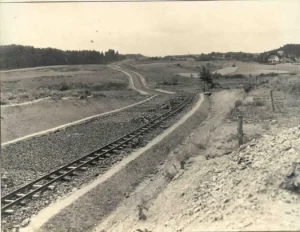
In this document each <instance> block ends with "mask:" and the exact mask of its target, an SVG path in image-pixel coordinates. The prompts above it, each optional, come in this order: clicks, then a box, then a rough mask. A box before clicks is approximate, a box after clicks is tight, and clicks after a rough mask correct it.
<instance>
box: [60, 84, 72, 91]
mask: <svg viewBox="0 0 300 232" xmlns="http://www.w3.org/2000/svg"><path fill="white" fill-rule="evenodd" d="M68 89H70V86H69V85H68V84H67V83H66V82H63V83H61V84H60V85H58V90H60V91H66V90H68Z"/></svg>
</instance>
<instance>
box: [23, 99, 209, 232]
mask: <svg viewBox="0 0 300 232" xmlns="http://www.w3.org/2000/svg"><path fill="white" fill-rule="evenodd" d="M203 100H204V96H203V95H201V96H200V97H199V99H198V101H197V103H196V104H195V106H194V107H193V108H192V109H191V110H190V111H189V112H187V113H186V114H185V115H184V116H183V117H182V118H181V119H180V120H179V121H177V122H176V123H175V124H174V125H172V126H171V127H169V128H168V129H167V130H165V131H164V133H163V134H160V135H159V136H157V137H156V138H154V139H153V140H152V141H150V142H149V143H148V144H147V146H145V147H143V148H140V149H138V150H137V151H135V152H134V153H132V154H131V155H130V156H128V157H127V158H125V159H124V160H122V161H121V162H120V163H118V164H117V165H116V166H114V167H113V168H112V169H110V170H109V171H108V172H106V173H105V174H104V175H102V176H101V177H100V178H98V179H96V180H95V181H93V182H92V183H91V184H89V185H87V186H86V187H84V188H82V189H80V190H78V191H76V192H74V193H73V194H71V195H69V196H67V197H65V198H64V199H62V200H60V201H58V202H56V203H54V204H51V205H50V206H49V207H47V208H45V209H43V210H42V211H41V212H40V213H39V214H38V215H37V216H36V217H34V218H33V219H32V221H31V223H30V225H29V226H28V227H27V228H24V229H22V230H21V231H24V232H25V231H28V232H29V231H64V229H67V228H69V227H68V223H71V224H74V222H76V223H75V224H77V223H80V222H82V224H81V226H79V227H78V228H77V227H76V228H77V229H79V228H81V229H80V230H81V231H86V230H85V229H86V228H87V227H86V226H87V225H83V224H86V223H91V221H93V220H96V221H97V217H99V216H101V214H102V211H103V210H105V209H103V208H101V207H100V206H97V204H102V203H104V202H105V201H104V200H103V201H99V200H97V198H98V197H99V196H100V197H101V194H100V193H98V194H97V193H95V191H96V192H97V191H99V190H97V189H101V190H105V189H109V188H110V187H105V186H101V185H100V184H105V185H109V183H110V182H111V181H112V180H110V179H113V178H120V177H115V176H117V175H121V176H122V177H124V174H122V172H124V171H125V172H126V173H127V177H126V179H127V180H128V181H129V179H131V181H134V182H136V181H138V179H137V180H134V179H135V178H143V175H145V174H144V173H142V176H141V177H139V175H140V174H137V175H133V176H130V174H129V172H130V170H131V169H132V168H133V170H134V169H136V168H138V167H137V166H136V164H134V163H136V162H137V161H136V160H137V159H145V158H142V156H145V153H146V152H150V150H151V149H152V148H153V147H155V146H157V145H158V144H159V143H160V142H161V141H162V140H164V139H166V138H167V137H168V136H169V135H170V134H171V133H173V132H175V130H177V129H178V128H179V127H180V126H183V125H184V123H185V122H186V121H187V120H188V119H189V118H191V116H193V115H194V114H195V112H196V111H198V110H199V108H200V106H201V105H202V102H203ZM152 152H153V151H152ZM146 157H148V158H149V159H153V158H152V156H151V155H149V154H148V155H147V156H146ZM144 162H145V161H144ZM152 162H154V163H155V162H156V163H157V162H161V161H157V160H156V159H155V160H153V161H152ZM144 165H145V163H144ZM149 168H151V169H153V168H155V166H151V165H150V166H149ZM144 170H145V169H144ZM118 185H119V186H120V184H118ZM122 185H124V183H123V184H122ZM129 186H130V185H129ZM118 194H120V192H119V193H118ZM108 197H109V198H111V199H112V198H113V197H116V196H115V195H114V196H112V194H109V195H108ZM93 198H95V199H93ZM91 202H94V203H92V204H95V205H94V207H92V208H89V204H90V203H91ZM74 207H76V209H77V210H74V209H73V208H74ZM69 210H70V211H69ZM83 211H86V212H85V213H83ZM91 211H93V212H91ZM66 212H67V213H66ZM71 212H72V213H71ZM88 212H90V213H88ZM70 213H71V214H70ZM96 214H98V215H97V216H96ZM62 215H64V216H62ZM85 217H94V218H89V219H87V220H86V219H85ZM62 218H64V219H63V222H61V219H62ZM50 219H51V221H52V222H50V224H49V223H48V221H49V220H50ZM57 220H58V221H59V224H56V223H55V221H57ZM53 221H54V222H53ZM83 222H84V223H83ZM45 223H48V225H47V224H46V227H45V226H44V227H43V228H41V227H42V226H43V225H44V224H45ZM53 223H55V224H53ZM61 223H63V224H61ZM93 223H95V222H93ZM93 223H92V225H94V224H93ZM90 226H91V225H90ZM49 228H51V229H49ZM53 228H55V229H53Z"/></svg>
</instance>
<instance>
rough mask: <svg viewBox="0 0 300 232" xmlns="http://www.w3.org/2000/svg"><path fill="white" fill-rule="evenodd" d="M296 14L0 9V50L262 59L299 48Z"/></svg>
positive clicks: (279, 10) (299, 7) (227, 7)
mask: <svg viewBox="0 0 300 232" xmlns="http://www.w3.org/2000/svg"><path fill="white" fill-rule="evenodd" d="M299 12H300V1H246V2H245V1H244V2H238V1H228V2H223V1H222V2H220V1H219V2H156V3H155V2H152V3H146V2H144V3H55V4H54V3H52V4H46V3H43V4H1V5H0V23H1V34H0V42H1V44H5V45H7V44H21V45H32V46H35V47H54V48H59V49H64V50H66V49H70V50H73V49H75V50H82V49H89V50H90V49H94V50H98V51H103V50H107V49H109V48H113V49H116V50H118V51H119V52H120V53H123V54H125V53H142V54H144V55H149V56H156V55H158V56H160V55H170V54H187V53H208V52H212V51H219V52H226V51H246V52H263V51H267V50H270V49H273V48H278V47H280V46H282V45H284V44H287V43H300V13H299ZM91 40H93V41H94V43H92V42H91Z"/></svg>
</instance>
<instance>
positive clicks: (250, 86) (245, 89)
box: [244, 83, 254, 93]
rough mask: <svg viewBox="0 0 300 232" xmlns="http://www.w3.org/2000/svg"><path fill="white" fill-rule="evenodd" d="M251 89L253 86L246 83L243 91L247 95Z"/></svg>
mask: <svg viewBox="0 0 300 232" xmlns="http://www.w3.org/2000/svg"><path fill="white" fill-rule="evenodd" d="M253 87H254V84H250V83H248V84H246V85H244V91H245V92H246V93H249V92H250V91H251V90H252V89H253Z"/></svg>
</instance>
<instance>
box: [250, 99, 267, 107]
mask: <svg viewBox="0 0 300 232" xmlns="http://www.w3.org/2000/svg"><path fill="white" fill-rule="evenodd" d="M253 105H255V106H264V105H265V103H264V102H263V101H262V100H260V99H255V100H254V101H253Z"/></svg>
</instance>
